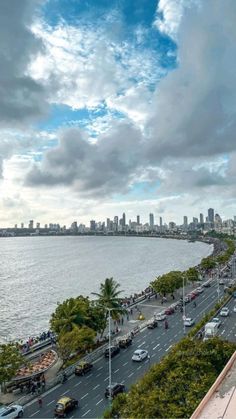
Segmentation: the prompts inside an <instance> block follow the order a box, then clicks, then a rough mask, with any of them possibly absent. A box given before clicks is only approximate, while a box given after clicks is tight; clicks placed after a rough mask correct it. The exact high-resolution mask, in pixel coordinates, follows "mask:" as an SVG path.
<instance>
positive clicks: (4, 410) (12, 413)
mask: <svg viewBox="0 0 236 419" xmlns="http://www.w3.org/2000/svg"><path fill="white" fill-rule="evenodd" d="M23 413H24V409H23V407H22V406H20V405H19V404H12V405H10V406H0V418H1V417H4V418H9V419H14V418H22V416H23Z"/></svg>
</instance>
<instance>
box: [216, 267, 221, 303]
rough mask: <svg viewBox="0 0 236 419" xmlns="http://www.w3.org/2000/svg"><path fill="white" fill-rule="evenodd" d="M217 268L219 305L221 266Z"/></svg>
mask: <svg viewBox="0 0 236 419" xmlns="http://www.w3.org/2000/svg"><path fill="white" fill-rule="evenodd" d="M216 266H217V295H218V303H219V301H220V273H219V272H220V268H219V265H216Z"/></svg>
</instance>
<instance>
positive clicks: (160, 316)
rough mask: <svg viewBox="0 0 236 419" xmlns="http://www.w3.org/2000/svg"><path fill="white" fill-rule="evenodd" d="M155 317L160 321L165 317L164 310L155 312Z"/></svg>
mask: <svg viewBox="0 0 236 419" xmlns="http://www.w3.org/2000/svg"><path fill="white" fill-rule="evenodd" d="M155 319H156V320H158V321H162V320H165V319H166V314H165V313H164V312H162V313H158V314H155Z"/></svg>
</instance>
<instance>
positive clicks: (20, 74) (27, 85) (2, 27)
mask: <svg viewBox="0 0 236 419" xmlns="http://www.w3.org/2000/svg"><path fill="white" fill-rule="evenodd" d="M40 3H41V1H40V0H33V1H32V0H1V2H0V125H7V126H9V124H10V126H11V127H12V125H14V124H21V125H23V124H24V122H26V121H27V122H28V121H31V120H32V119H34V118H38V117H40V116H42V115H43V114H44V111H45V92H44V89H43V87H42V86H41V85H40V84H39V83H38V82H36V81H35V80H33V79H32V78H31V77H30V76H29V75H27V67H28V64H29V62H30V60H31V59H32V58H33V57H34V56H35V55H36V54H37V53H38V52H39V51H40V50H42V44H41V42H40V41H39V40H38V39H36V38H35V36H34V35H33V33H32V32H31V30H30V25H31V24H32V19H33V15H34V12H35V9H36V7H37V6H38V5H39V4H40Z"/></svg>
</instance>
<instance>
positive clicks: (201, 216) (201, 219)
mask: <svg viewBox="0 0 236 419" xmlns="http://www.w3.org/2000/svg"><path fill="white" fill-rule="evenodd" d="M200 224H204V217H203V214H202V213H201V214H200Z"/></svg>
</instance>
